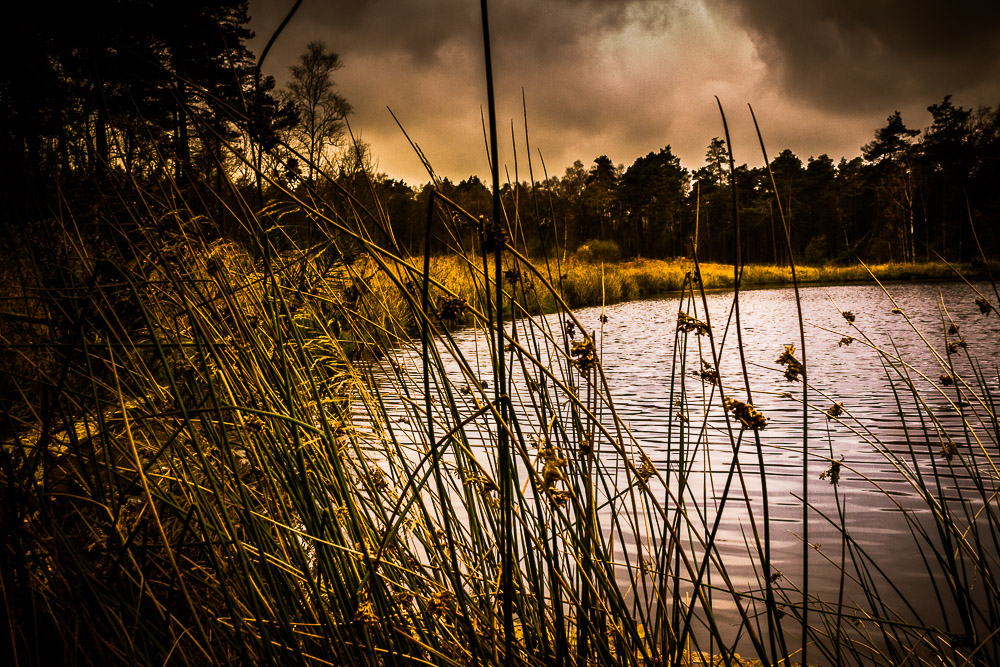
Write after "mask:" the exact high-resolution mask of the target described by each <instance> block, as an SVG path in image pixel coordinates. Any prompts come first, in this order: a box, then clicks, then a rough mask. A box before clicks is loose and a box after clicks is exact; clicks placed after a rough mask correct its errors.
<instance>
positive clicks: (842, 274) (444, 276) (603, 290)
mask: <svg viewBox="0 0 1000 667" xmlns="http://www.w3.org/2000/svg"><path fill="white" fill-rule="evenodd" d="M530 260H531V263H532V266H533V267H534V270H535V271H538V272H542V273H543V274H545V276H546V278H547V279H548V280H549V281H550V282H551V283H552V284H553V285H554V286H556V288H557V289H556V290H555V291H554V293H552V294H548V293H546V294H540V295H539V296H538V300H537V302H534V301H532V302H531V303H530V304H522V305H523V306H524V307H528V306H529V305H530V306H531V307H532V308H535V311H533V313H534V314H538V313H553V312H556V311H558V310H559V308H561V307H562V306H563V304H565V305H566V306H569V307H570V308H584V307H587V306H600V305H606V304H612V303H619V302H622V301H635V300H638V299H648V298H651V297H654V296H670V295H676V294H678V293H680V292H681V290H682V289H683V287H684V284H685V279H686V277H687V275H688V274H689V273H691V272H693V271H694V261H693V260H692V259H687V258H675V259H673V260H658V259H641V258H640V259H632V260H625V261H615V262H607V263H602V262H593V261H584V260H580V259H576V258H574V257H573V256H572V255H571V256H570V257H569V258H567V259H566V260H565V261H563V262H561V263H560V264H559V274H558V275H557V274H556V273H555V272H554V271H555V269H554V267H553V266H549V267H547V266H546V264H545V258H544V256H543V257H531V258H530ZM468 262H469V260H468V259H466V258H461V257H457V256H454V255H441V256H435V257H432V258H431V271H432V276H433V277H434V278H435V279H436V280H438V281H439V282H440V283H441V284H442V285H444V286H446V287H447V288H448V289H449V290H450V291H452V292H454V293H455V294H457V295H460V296H462V298H465V299H467V300H468V299H474V298H475V294H476V286H475V284H474V283H473V279H472V277H471V276H470V275H469V273H468V271H467V266H468ZM699 268H700V273H699V275H700V276H701V280H702V281H703V282H704V287H705V289H706V290H710V291H714V290H731V289H733V285H734V276H733V267H732V265H731V264H718V263H710V262H709V263H701V264H700V266H699ZM990 268H991V269H993V270H994V271H1000V265H996V263H992V265H991V267H990ZM796 269H797V278H798V281H799V283H800V284H803V285H815V284H825V285H844V284H852V283H861V284H870V283H871V280H872V277H873V276H874V277H875V278H877V279H878V280H880V281H881V282H883V283H893V282H900V281H913V280H923V281H935V280H952V281H953V280H959V279H960V278H959V276H964V277H966V278H967V279H970V280H974V279H977V278H978V279H984V278H986V277H987V275H988V274H987V270H986V267H985V265H982V264H979V265H972V264H961V265H957V266H949V265H948V264H946V263H944V262H925V263H918V264H903V263H888V264H874V265H870V266H865V265H863V264H861V263H858V264H856V265H853V266H832V265H830V266H797V267H796ZM740 284H741V286H742V288H744V289H747V288H750V289H752V288H761V287H780V286H790V285H791V284H792V274H791V268H790V267H789V266H787V265H785V266H773V265H764V264H748V265H746V266H744V267H743V272H742V277H741V281H740ZM556 295H558V297H559V298H556ZM401 316H402V317H405V314H404V315H401ZM465 321H466V322H467V323H470V324H471V322H472V320H471V319H467V320H465Z"/></svg>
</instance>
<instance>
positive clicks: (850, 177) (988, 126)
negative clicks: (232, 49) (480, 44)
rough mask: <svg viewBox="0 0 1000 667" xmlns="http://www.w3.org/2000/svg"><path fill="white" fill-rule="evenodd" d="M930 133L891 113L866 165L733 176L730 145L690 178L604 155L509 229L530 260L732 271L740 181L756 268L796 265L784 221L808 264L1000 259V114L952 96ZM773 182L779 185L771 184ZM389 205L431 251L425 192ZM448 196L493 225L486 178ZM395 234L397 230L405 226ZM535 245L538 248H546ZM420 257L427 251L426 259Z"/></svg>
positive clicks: (798, 165) (560, 181) (667, 164)
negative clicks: (601, 257)
mask: <svg viewBox="0 0 1000 667" xmlns="http://www.w3.org/2000/svg"><path fill="white" fill-rule="evenodd" d="M928 110H929V111H930V114H931V117H932V123H931V125H930V127H928V128H926V129H924V130H916V129H912V128H910V127H908V126H907V125H906V124H905V122H904V120H903V118H902V116H901V114H900V113H899V112H898V111H897V112H894V113H893V114H891V115H890V116H889V117H888V118H887V119H886V123H885V125H884V126H882V127H880V128H878V129H876V130H875V131H874V133H873V137H872V140H871V141H870V142H869V143H867V144H865V145H864V146H862V147H861V148H860V155H859V156H857V157H854V158H853V159H846V158H842V159H841V160H840V161H839V162H838V163H835V162H834V161H833V159H831V158H830V157H829V156H828V155H826V154H823V155H819V156H818V157H809V158H808V159H807V160H806V161H805V162H803V160H802V159H801V158H800V157H799V156H797V155H795V153H793V152H792V151H791V150H789V149H785V150H782V151H781V152H780V153H778V154H777V155H776V156H775V157H774V158H773V159H772V160H771V161H770V164H769V167H770V172H769V171H768V169H767V168H766V167H764V166H761V167H748V166H747V165H746V164H741V165H738V166H736V167H735V170H734V172H735V173H731V172H730V162H729V154H728V149H727V146H726V142H725V140H723V139H720V138H714V139H712V140H711V142H710V143H709V144H708V146H707V149H706V153H705V163H704V164H703V165H702V166H700V167H698V168H696V169H688V168H685V167H684V166H682V165H681V163H680V160H679V159H678V158H677V156H675V155H674V154H673V152H672V150H671V147H670V146H669V145H668V146H665V147H664V148H661V149H659V150H658V151H655V152H650V153H648V154H647V155H644V156H641V157H639V158H638V159H636V160H635V162H633V163H632V164H631V165H630V166H628V167H627V168H626V167H625V166H624V165H617V166H616V165H614V164H613V163H612V162H611V160H610V159H609V158H608V157H607V156H606V155H602V156H599V157H597V158H596V159H595V160H594V161H593V162H592V163H591V164H590V165H589V166H585V165H584V164H583V162H582V161H579V160H578V161H576V162H575V163H574V164H573V165H572V166H570V167H569V168H567V169H566V170H565V173H564V174H563V175H562V176H561V177H550V178H547V179H544V180H541V181H538V182H536V183H533V184H530V183H517V184H506V185H504V186H503V188H502V190H503V191H502V196H503V200H504V203H505V207H506V210H507V212H508V217H509V218H511V219H512V220H514V219H516V221H517V223H518V224H519V226H520V228H522V229H523V230H524V236H525V238H526V239H527V240H528V247H529V248H531V249H534V250H540V249H543V248H544V249H545V250H551V249H552V248H553V247H556V246H557V244H558V247H566V248H568V249H569V251H571V252H572V251H573V250H574V249H575V248H577V247H579V246H581V245H583V244H587V243H588V242H590V241H594V240H597V241H605V242H613V243H614V246H615V247H616V248H617V249H618V251H620V253H621V255H622V256H623V257H638V256H642V257H654V258H656V257H659V258H662V257H673V256H680V255H690V253H691V251H692V243H693V242H695V241H697V243H698V253H699V256H700V257H702V258H704V259H709V260H720V261H730V260H731V259H732V257H733V253H734V247H733V244H734V243H735V235H734V233H733V227H732V189H731V179H732V178H733V177H735V181H736V193H737V208H738V215H739V219H740V224H741V230H742V235H741V236H742V242H743V246H744V247H743V248H742V256H743V258H744V260H745V261H748V262H754V263H773V264H783V263H786V262H787V261H788V258H787V249H786V248H787V246H786V243H785V238H784V232H783V230H782V216H783V217H784V220H785V221H787V223H788V225H789V229H790V232H791V246H792V252H793V253H794V255H795V258H796V261H804V262H806V263H809V264H824V263H828V262H833V263H849V262H853V261H855V259H856V258H861V259H863V260H866V261H872V262H879V261H896V262H914V261H917V262H918V261H933V260H937V259H939V258H943V259H946V260H948V261H967V260H974V259H976V258H977V257H979V256H980V253H979V250H978V249H977V236H978V243H979V244H980V245H982V246H983V250H984V251H985V252H986V254H987V256H990V257H995V256H996V253H997V250H998V248H1000V234H998V233H997V231H996V229H997V225H996V221H997V219H998V217H1000V188H998V187H997V184H998V183H1000V108H990V107H983V108H978V109H965V108H963V107H961V106H958V105H956V104H955V103H954V102H953V101H952V99H951V96H946V97H945V98H944V99H943V100H942V101H941V102H939V103H937V104H932V105H930V106H929V107H928ZM772 175H773V181H772ZM376 180H377V187H376V191H377V192H379V193H380V197H381V198H382V199H383V205H385V203H386V202H391V203H390V205H389V207H390V208H391V209H392V210H393V211H394V212H395V213H396V215H397V216H399V217H398V220H399V221H400V224H399V231H398V232H397V238H401V239H405V240H411V239H412V240H418V239H421V238H422V232H421V231H420V230H421V229H422V224H423V223H422V220H421V218H420V216H421V213H422V211H424V210H426V207H425V206H423V205H422V201H424V200H425V197H426V193H425V190H426V188H427V187H429V186H424V189H422V190H420V191H417V192H416V194H414V193H413V192H412V191H410V190H409V189H407V188H405V187H403V186H402V184H400V183H399V182H398V181H393V180H392V179H389V178H387V177H381V178H378V179H376ZM438 188H439V189H440V190H441V191H442V192H443V193H444V194H445V195H446V196H448V197H449V198H451V199H453V200H454V201H456V202H457V203H458V204H460V205H461V206H462V207H464V208H466V209H467V210H468V211H469V212H470V213H472V214H473V215H474V216H480V215H488V212H489V203H490V199H489V190H488V188H487V187H486V185H485V184H484V183H483V182H482V181H481V180H480V179H479V178H478V177H476V176H470V177H469V178H467V179H465V180H462V181H460V182H458V183H453V182H451V181H448V180H447V179H445V180H444V181H443V182H442V183H441V184H440V185H438ZM394 224H395V223H394ZM531 239H534V240H533V241H532V240H531ZM414 249H416V247H415V246H414Z"/></svg>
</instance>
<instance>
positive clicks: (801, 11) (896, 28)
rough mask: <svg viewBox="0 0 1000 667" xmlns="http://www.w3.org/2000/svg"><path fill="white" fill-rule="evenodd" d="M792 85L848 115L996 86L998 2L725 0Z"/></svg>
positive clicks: (796, 91)
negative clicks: (849, 112) (763, 0)
mask: <svg viewBox="0 0 1000 667" xmlns="http://www.w3.org/2000/svg"><path fill="white" fill-rule="evenodd" d="M718 6H719V7H720V8H721V9H729V10H731V11H735V12H736V13H737V16H738V17H739V20H740V21H741V22H742V23H743V24H744V25H745V26H746V27H747V29H749V30H750V32H751V35H752V38H753V39H754V42H755V44H756V45H757V48H758V52H759V55H760V56H761V58H763V60H764V62H765V63H766V64H767V65H768V66H769V68H771V69H772V71H773V72H774V73H775V74H776V75H777V77H778V78H779V79H780V81H781V83H782V84H783V85H784V86H785V87H786V88H787V90H788V91H789V92H791V93H792V94H794V95H798V96H802V97H804V98H806V99H808V100H809V101H812V102H814V103H816V104H818V105H822V106H824V107H827V108H831V109H835V110H849V111H852V112H857V111H862V110H869V109H872V110H874V109H878V110H881V109H885V108H889V107H892V106H893V105H900V104H904V105H905V104H906V103H907V102H909V101H910V100H914V99H920V100H922V103H924V104H925V105H926V104H930V103H932V102H937V101H939V100H940V99H941V98H942V97H943V95H945V94H948V93H954V94H955V96H956V98H957V99H959V100H960V99H961V98H962V97H963V96H964V94H968V95H969V96H976V97H979V96H982V95H984V94H985V95H989V94H991V93H992V94H996V93H997V90H998V88H997V85H996V82H997V81H998V80H1000V27H998V26H1000V2H997V1H996V0H974V1H971V2H942V1H941V0H931V1H928V0H919V1H914V0H877V1H876V0H814V1H808V2H803V1H801V0H771V1H768V2H761V1H760V0H719V2H718Z"/></svg>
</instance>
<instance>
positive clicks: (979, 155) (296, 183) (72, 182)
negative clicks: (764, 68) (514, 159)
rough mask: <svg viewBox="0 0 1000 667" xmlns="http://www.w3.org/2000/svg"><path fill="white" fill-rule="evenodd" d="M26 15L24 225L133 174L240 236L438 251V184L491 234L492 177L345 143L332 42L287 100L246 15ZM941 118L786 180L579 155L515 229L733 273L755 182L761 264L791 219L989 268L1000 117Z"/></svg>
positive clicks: (15, 209)
mask: <svg viewBox="0 0 1000 667" xmlns="http://www.w3.org/2000/svg"><path fill="white" fill-rule="evenodd" d="M23 10H24V11H23V12H21V13H20V14H21V16H20V18H17V19H15V21H16V25H15V26H14V28H13V29H12V30H11V31H10V39H8V40H6V41H5V43H4V48H5V49H6V50H8V53H5V54H4V55H5V56H6V57H5V58H4V62H5V63H6V65H5V70H6V72H5V74H4V76H3V77H2V79H0V92H2V95H0V120H2V122H3V127H4V128H5V129H4V132H2V133H0V188H2V189H3V194H4V197H5V201H6V202H7V204H8V215H7V216H6V220H5V222H4V223H3V224H4V226H8V227H9V226H10V225H13V224H16V223H17V222H18V221H20V222H25V223H31V221H37V220H39V219H42V218H44V217H45V216H47V215H50V214H51V210H52V208H53V207H54V206H57V205H58V202H60V201H68V200H70V199H72V198H74V197H76V198H77V199H78V200H80V201H86V200H87V198H88V197H90V198H94V197H100V196H104V195H106V194H107V192H108V185H107V182H108V179H112V180H113V178H121V177H123V176H124V177H126V178H127V179H129V180H130V181H133V182H139V183H146V184H163V183H167V182H169V184H170V190H171V191H176V192H183V191H190V192H192V193H195V194H196V196H195V197H193V198H189V199H188V200H187V201H188V203H190V202H191V201H196V202H200V203H201V204H200V205H201V206H202V207H203V209H204V210H199V211H195V213H206V214H210V216H209V217H212V218H213V219H215V220H216V222H217V224H218V226H219V228H220V233H223V234H231V235H238V234H239V233H240V229H239V223H238V222H237V221H235V220H234V219H233V218H234V216H236V210H237V209H238V208H239V207H238V206H236V205H235V204H234V201H236V200H239V201H242V202H255V206H256V207H258V208H262V207H265V206H271V205H273V204H275V203H278V204H281V203H282V202H284V203H286V204H289V205H291V200H290V198H289V197H288V196H287V195H286V194H284V192H283V190H286V191H287V190H291V191H293V192H299V193H300V194H301V193H308V196H309V197H311V198H312V201H315V202H323V203H324V205H328V206H334V207H336V206H347V207H348V208H349V207H351V206H360V207H362V208H366V209H367V210H368V211H369V215H371V213H370V212H371V211H376V212H377V216H378V217H379V224H380V225H381V226H382V227H383V231H384V232H385V236H386V239H387V242H390V243H395V244H399V245H400V246H402V247H404V248H405V249H406V250H409V251H411V252H421V251H422V249H423V238H424V225H425V224H426V211H427V198H428V197H429V193H430V189H431V188H435V189H437V190H438V191H439V192H440V193H441V194H444V195H445V196H446V197H448V198H450V199H452V200H453V201H455V202H456V203H457V204H458V205H459V206H461V207H462V208H463V209H465V210H466V211H467V212H468V213H469V214H471V219H472V220H476V219H478V218H480V217H482V218H483V219H484V220H485V219H487V218H488V217H489V215H490V210H491V208H490V197H491V194H490V192H489V189H488V187H487V186H486V185H485V184H484V183H483V182H482V181H481V180H480V179H479V178H478V177H476V176H470V177H468V178H466V179H464V180H461V181H459V182H454V181H451V180H449V179H440V180H438V181H437V182H435V183H433V184H432V183H427V184H425V185H423V186H420V187H411V186H410V185H408V184H406V183H403V182H401V181H398V180H395V179H392V178H390V177H389V176H387V175H385V174H378V173H374V169H373V168H372V160H371V157H370V148H369V147H367V146H365V145H363V144H361V143H358V142H354V141H352V140H351V139H350V137H349V136H348V135H347V133H346V131H345V130H346V120H347V118H348V116H349V114H350V112H351V107H350V104H349V103H348V102H347V101H346V100H345V99H344V98H343V97H342V96H340V95H339V94H338V92H337V89H336V84H335V79H334V77H335V73H336V71H337V70H338V69H339V68H340V67H341V65H342V63H341V60H340V58H339V56H338V55H337V54H336V53H334V52H332V51H330V50H329V49H328V48H327V47H326V46H325V45H324V44H322V43H318V42H314V43H311V44H309V46H308V47H307V49H306V51H305V52H304V53H303V54H302V55H301V56H300V58H299V60H298V61H297V63H296V64H295V65H294V66H293V67H292V68H291V69H290V72H289V76H288V83H287V84H286V85H285V86H284V87H283V88H281V89H279V88H278V87H277V86H276V85H275V81H274V79H273V78H271V77H268V76H262V75H261V72H260V69H259V64H258V63H257V62H256V60H255V58H254V56H253V54H252V53H251V52H250V51H249V50H248V48H247V46H246V42H247V40H248V39H249V38H250V36H251V33H250V31H249V29H248V28H247V23H248V17H247V4H246V2H243V1H239V0H206V1H204V2H180V3H170V4H169V5H167V4H165V3H160V2H154V1H152V0H145V1H136V2H121V1H119V0H96V1H95V2H90V3H76V4H75V5H69V6H66V7H63V8H62V10H61V11H60V12H50V11H48V10H47V9H46V7H45V6H44V5H43V4H42V3H34V4H30V3H29V4H27V5H25V6H24V7H23ZM15 56H16V57H15ZM15 63H16V66H15ZM928 111H929V112H930V114H931V119H932V121H931V125H930V126H929V127H927V128H924V129H915V128H911V127H909V126H907V125H906V123H905V122H904V119H903V118H902V116H901V114H900V113H899V112H895V113H893V114H892V115H890V116H889V117H888V118H887V119H886V123H885V125H884V126H882V127H879V128H877V129H876V130H875V131H874V133H873V137H872V140H871V142H869V143H867V144H865V145H864V146H863V147H860V155H859V156H857V157H855V158H853V159H850V160H848V159H841V160H840V162H839V163H834V161H833V160H832V159H831V158H830V157H829V156H828V155H825V154H824V155H820V156H818V157H809V158H808V159H807V160H806V161H805V162H803V161H802V159H801V158H800V157H799V156H796V155H795V154H794V153H793V152H792V151H791V150H788V149H786V150H783V151H781V152H780V153H779V154H778V155H777V156H776V157H774V158H773V159H772V160H771V162H770V165H769V166H770V173H769V172H768V170H767V169H766V168H764V167H753V168H751V167H748V166H747V165H746V164H741V165H738V166H736V167H735V169H730V161H729V154H728V147H727V146H726V142H725V141H724V140H722V139H720V138H715V139H712V140H711V142H710V143H709V144H708V146H707V149H706V154H705V162H704V164H703V165H701V166H699V167H697V168H688V167H685V166H683V165H681V163H680V160H679V159H678V158H677V157H676V156H675V155H674V154H673V152H672V150H671V147H670V146H669V145H667V146H665V147H663V148H660V149H658V150H655V151H651V152H650V153H648V154H647V155H644V156H641V157H639V158H638V159H636V160H635V161H634V162H633V163H632V164H631V165H630V166H628V167H627V168H626V167H625V166H624V165H615V164H613V163H612V161H611V160H610V159H609V158H608V157H607V156H606V155H602V156H599V157H597V158H596V159H594V160H593V161H592V163H590V164H589V165H585V164H584V163H583V162H582V161H579V160H578V161H576V162H574V164H573V165H571V166H570V167H568V168H567V169H566V170H565V172H564V173H563V174H562V175H561V176H552V177H547V178H544V179H542V180H539V181H536V182H534V183H528V182H520V183H508V184H506V185H504V186H503V188H502V192H501V196H502V199H503V202H504V206H505V211H506V215H507V221H506V222H507V223H508V224H509V229H510V233H511V234H512V235H513V236H515V237H516V240H518V241H519V242H523V244H524V245H525V246H526V247H527V248H528V250H529V251H531V252H542V251H545V252H552V251H556V250H562V249H565V250H567V251H569V252H572V251H574V250H575V249H577V248H579V247H580V246H582V245H587V244H591V245H592V243H591V242H593V241H599V242H603V243H604V246H603V247H606V248H607V247H610V248H613V249H615V250H614V251H615V252H617V253H620V255H621V256H623V257H637V256H642V257H672V256H679V255H689V254H690V253H691V251H692V249H693V244H695V243H697V249H698V253H699V256H701V257H702V258H704V259H709V260H712V259H715V260H724V261H728V260H730V259H731V258H732V257H733V255H734V251H735V248H734V247H733V244H734V243H735V235H734V230H733V225H732V218H733V215H732V202H733V196H732V189H731V184H732V183H733V181H735V188H736V205H737V213H738V216H739V219H740V222H741V229H742V234H741V239H742V242H743V248H742V249H741V251H742V256H743V258H744V260H745V261H749V262H759V263H776V264H781V263H784V262H787V259H788V258H787V256H786V254H787V251H786V249H785V242H784V235H783V231H782V219H784V220H785V221H787V223H788V225H789V229H790V232H791V241H792V252H793V253H794V254H795V257H796V259H797V260H799V261H805V262H807V263H812V264H819V263H825V262H850V261H853V260H854V258H855V257H860V258H862V259H865V260H867V261H920V260H933V259H935V258H938V257H941V258H944V259H947V260H968V259H971V258H974V257H977V256H978V255H979V252H978V250H977V238H976V237H975V235H974V231H975V232H977V233H978V242H979V243H980V244H981V245H982V246H983V248H984V250H985V251H986V253H987V255H989V256H995V255H996V251H997V249H998V247H1000V233H998V232H996V231H994V228H995V227H997V225H995V221H996V220H997V217H998V215H1000V188H998V187H997V183H1000V108H991V107H982V108H977V109H966V108H963V107H962V106H959V105H956V104H955V103H954V102H953V101H952V99H951V97H950V96H946V97H944V99H943V100H942V101H941V102H939V103H936V104H932V105H930V106H929V107H928ZM772 174H773V181H772V178H771V175H772ZM303 196H305V195H303ZM376 200H377V201H376ZM53 202H57V203H56V204H54V203H53ZM335 202H341V203H339V204H338V203H335ZM293 208H294V207H293V206H291V207H290V209H289V213H288V215H287V216H285V217H284V218H283V221H284V222H285V223H287V224H288V225H289V226H290V227H293V228H295V229H296V230H298V231H296V232H295V233H301V234H306V235H308V228H309V226H310V225H315V224H316V223H315V221H314V220H313V219H312V218H310V216H309V215H308V214H307V213H305V212H303V211H295V210H291V209H293ZM342 210H343V209H342ZM782 216H783V217H782ZM474 227H475V225H466V228H465V231H464V232H462V234H459V236H458V237H456V236H455V234H454V232H452V233H451V234H444V233H438V234H435V235H434V236H435V239H436V240H435V242H434V243H435V246H434V248H432V249H433V250H435V251H439V250H443V249H444V247H445V246H448V245H454V244H455V243H463V242H464V241H463V238H462V235H463V234H464V235H465V236H466V239H465V240H467V241H468V242H469V243H473V242H475V236H476V230H475V229H474ZM439 231H440V230H439Z"/></svg>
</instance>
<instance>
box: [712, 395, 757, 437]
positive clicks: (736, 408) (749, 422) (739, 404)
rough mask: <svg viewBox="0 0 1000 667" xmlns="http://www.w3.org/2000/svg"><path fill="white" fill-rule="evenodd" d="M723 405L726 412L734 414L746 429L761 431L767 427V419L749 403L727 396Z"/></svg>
mask: <svg viewBox="0 0 1000 667" xmlns="http://www.w3.org/2000/svg"><path fill="white" fill-rule="evenodd" d="M722 405H723V407H724V408H725V409H726V412H732V413H733V416H734V417H736V418H737V419H739V420H740V424H741V425H742V426H743V428H745V429H750V430H751V431H759V430H761V429H762V428H765V427H766V426H767V417H765V416H764V415H763V414H762V413H761V412H760V411H759V410H757V408H755V407H753V406H752V405H750V404H749V403H744V402H743V401H740V400H738V399H735V398H730V397H728V396H727V397H726V398H724V399H723V401H722Z"/></svg>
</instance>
